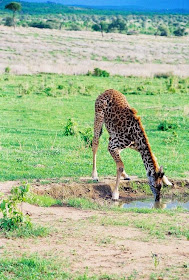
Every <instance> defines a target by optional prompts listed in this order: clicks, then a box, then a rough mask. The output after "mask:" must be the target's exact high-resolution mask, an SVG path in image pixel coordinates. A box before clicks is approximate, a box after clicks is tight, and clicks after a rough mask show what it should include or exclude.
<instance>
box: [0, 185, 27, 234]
mask: <svg viewBox="0 0 189 280" xmlns="http://www.w3.org/2000/svg"><path fill="white" fill-rule="evenodd" d="M28 191H29V185H23V186H19V187H15V188H13V189H12V190H11V195H9V196H8V198H5V199H3V200H2V202H1V204H0V211H1V212H2V214H3V218H1V219H0V229H2V230H6V231H9V230H14V229H16V228H18V227H19V226H21V225H25V226H28V227H31V221H30V218H29V217H28V216H25V215H24V214H23V212H22V210H21V209H20V207H19V205H20V204H21V207H22V202H23V201H25V199H26V194H27V193H28Z"/></svg>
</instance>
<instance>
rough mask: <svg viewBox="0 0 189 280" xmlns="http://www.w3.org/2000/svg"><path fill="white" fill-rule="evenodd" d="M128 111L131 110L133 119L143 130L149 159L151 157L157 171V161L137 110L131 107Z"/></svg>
mask: <svg viewBox="0 0 189 280" xmlns="http://www.w3.org/2000/svg"><path fill="white" fill-rule="evenodd" d="M130 111H131V112H132V114H133V117H134V119H135V120H136V121H137V122H138V124H139V127H140V129H141V131H142V132H143V135H144V138H145V140H146V144H147V146H148V149H149V152H150V155H151V159H152V162H153V165H154V168H155V170H156V172H157V171H158V170H159V165H158V163H157V161H156V158H155V156H154V154H153V153H152V149H151V147H150V143H149V140H148V137H147V134H146V132H145V129H144V127H143V125H142V121H141V117H140V116H137V110H135V109H134V108H131V109H130Z"/></svg>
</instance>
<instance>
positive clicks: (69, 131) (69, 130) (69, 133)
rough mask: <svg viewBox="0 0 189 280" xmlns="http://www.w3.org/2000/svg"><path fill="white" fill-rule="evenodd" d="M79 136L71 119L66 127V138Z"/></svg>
mask: <svg viewBox="0 0 189 280" xmlns="http://www.w3.org/2000/svg"><path fill="white" fill-rule="evenodd" d="M76 134H77V127H76V123H75V122H74V121H73V120H72V119H71V118H70V119H68V121H67V124H66V126H65V127H64V135H65V136H73V135H76Z"/></svg>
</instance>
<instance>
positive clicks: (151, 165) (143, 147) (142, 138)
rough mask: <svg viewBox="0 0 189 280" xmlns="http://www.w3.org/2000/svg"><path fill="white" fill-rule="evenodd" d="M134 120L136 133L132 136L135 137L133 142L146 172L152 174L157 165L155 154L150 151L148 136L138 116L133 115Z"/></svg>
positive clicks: (157, 167)
mask: <svg viewBox="0 0 189 280" xmlns="http://www.w3.org/2000/svg"><path fill="white" fill-rule="evenodd" d="M135 121H136V130H137V133H136V134H135V137H134V138H135V143H136V145H137V149H138V151H139V152H140V154H141V157H142V160H143V163H144V166H145V168H146V171H147V174H149V173H151V174H154V173H155V172H157V171H158V169H159V165H158V163H157V160H156V158H155V156H154V155H153V153H152V150H151V147H150V143H149V141H148V137H147V135H146V132H145V130H144V128H143V126H142V123H141V121H140V118H139V117H136V116H135Z"/></svg>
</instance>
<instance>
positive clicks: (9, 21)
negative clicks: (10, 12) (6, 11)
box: [4, 17, 14, 26]
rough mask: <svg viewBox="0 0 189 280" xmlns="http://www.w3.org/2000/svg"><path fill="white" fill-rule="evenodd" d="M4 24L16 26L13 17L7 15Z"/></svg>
mask: <svg viewBox="0 0 189 280" xmlns="http://www.w3.org/2000/svg"><path fill="white" fill-rule="evenodd" d="M4 25H5V26H14V20H13V18H12V17H6V19H5V23H4Z"/></svg>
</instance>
